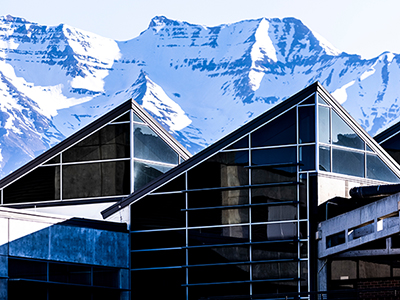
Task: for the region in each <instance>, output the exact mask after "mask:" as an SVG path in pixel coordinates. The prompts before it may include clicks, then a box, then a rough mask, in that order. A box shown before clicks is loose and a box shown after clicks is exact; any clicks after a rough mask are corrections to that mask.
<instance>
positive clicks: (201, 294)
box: [182, 270, 250, 300]
mask: <svg viewBox="0 0 400 300" xmlns="http://www.w3.org/2000/svg"><path fill="white" fill-rule="evenodd" d="M199 271H201V270H199ZM199 271H198V272H199ZM199 276H201V275H200V274H199ZM207 277H208V275H205V277H204V278H207ZM249 293H250V284H249V283H230V284H211V285H200V286H191V287H189V292H188V295H189V300H200V299H202V300H203V299H204V300H205V299H210V300H211V299H215V300H217V299H224V300H234V299H249V298H248V296H244V297H243V296H242V295H249ZM182 299H184V298H182Z"/></svg>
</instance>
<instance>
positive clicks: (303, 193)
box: [299, 174, 308, 219]
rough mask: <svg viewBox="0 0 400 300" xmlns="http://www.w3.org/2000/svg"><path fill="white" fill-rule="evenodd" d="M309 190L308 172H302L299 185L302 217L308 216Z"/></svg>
mask: <svg viewBox="0 0 400 300" xmlns="http://www.w3.org/2000/svg"><path fill="white" fill-rule="evenodd" d="M307 190H308V182H307V174H300V185H299V196H300V197H299V202H300V203H299V208H300V219H307V218H308V209H307Z"/></svg>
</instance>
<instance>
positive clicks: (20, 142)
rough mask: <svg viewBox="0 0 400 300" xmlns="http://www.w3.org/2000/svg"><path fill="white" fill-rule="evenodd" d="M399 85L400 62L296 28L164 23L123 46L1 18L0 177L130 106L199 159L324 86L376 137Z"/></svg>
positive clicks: (282, 22) (155, 22) (297, 24)
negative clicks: (268, 113) (366, 55)
mask: <svg viewBox="0 0 400 300" xmlns="http://www.w3.org/2000/svg"><path fill="white" fill-rule="evenodd" d="M399 75H400V56H399V55H398V54H393V53H391V52H384V53H382V54H381V55H379V56H377V57H375V58H372V59H363V58H361V56H359V55H357V54H348V53H346V52H343V51H340V50H337V49H336V48H335V47H334V46H333V45H330V44H329V42H328V41H326V40H324V39H323V38H322V37H320V36H319V35H318V34H316V33H315V32H314V31H313V30H312V29H309V28H308V27H307V26H305V25H304V24H303V23H302V22H301V21H300V20H298V19H295V18H283V19H278V18H259V19H255V20H243V21H240V22H236V23H231V24H221V25H218V26H204V25H198V24H191V23H189V22H186V21H176V20H172V19H168V18H167V17H165V16H156V17H154V18H153V19H152V20H151V21H150V23H149V26H148V28H147V29H145V30H144V31H143V32H142V33H141V34H140V35H139V36H137V37H135V38H133V39H130V40H127V41H115V40H112V39H108V38H103V37H101V36H99V35H96V34H93V33H90V32H86V31H83V30H80V29H76V28H73V27H71V26H68V25H65V24H60V25H56V26H45V25H39V24H37V23H34V22H30V21H27V20H25V19H23V18H19V17H12V16H5V17H0V95H2V96H1V98H0V124H1V128H0V129H1V130H0V155H1V158H2V159H1V161H0V168H1V173H0V175H1V176H4V175H6V174H8V173H9V172H11V171H12V170H13V169H15V168H16V167H17V166H18V165H22V164H23V163H25V162H27V161H28V160H29V159H32V158H33V157H35V156H36V155H38V154H40V153H41V152H43V151H44V150H46V149H47V148H49V147H51V146H52V145H54V144H56V143H58V142H59V141H61V140H63V139H64V138H65V137H66V136H69V135H70V134H72V133H73V132H75V131H76V130H78V129H80V128H82V127H83V126H85V125H87V124H88V123H90V122H91V121H93V120H94V119H95V118H97V117H98V116H100V115H102V114H104V113H105V112H107V111H108V110H110V109H112V108H113V107H115V106H116V105H118V104H119V103H121V102H123V101H125V100H127V99H129V98H133V99H135V100H136V101H137V102H138V103H140V104H141V105H142V106H143V107H144V108H145V109H146V110H147V111H148V112H149V113H150V114H151V115H152V116H153V117H154V118H155V119H156V120H157V121H158V122H160V124H162V125H163V126H164V127H165V128H166V129H167V130H168V131H169V132H170V133H171V134H172V135H173V136H174V137H175V138H177V139H178V141H180V142H181V143H182V144H183V145H184V146H185V147H187V148H188V149H189V151H191V152H192V153H195V152H197V151H199V150H201V149H202V148H203V147H206V146H207V145H209V144H211V143H213V142H215V141H216V140H218V139H219V138H221V137H222V136H224V135H225V134H227V133H229V132H231V131H233V130H234V129H236V128H237V127H239V126H241V125H243V124H244V123H246V122H247V121H249V120H250V119H251V118H254V117H255V116H257V115H259V114H261V113H262V112H264V111H265V110H267V109H269V108H271V107H272V106H274V105H276V104H277V103H279V102H280V101H283V100H284V99H286V98H288V97H289V96H291V95H293V94H295V93H296V92H297V91H299V90H301V89H303V88H304V87H306V86H308V85H310V84H312V83H314V82H315V81H320V82H321V84H322V85H324V87H325V88H326V89H327V90H328V91H329V92H331V93H332V94H333V96H334V97H335V98H337V100H338V101H339V102H341V103H342V104H343V105H344V107H345V108H346V109H347V110H348V111H349V112H350V114H351V115H352V116H353V117H354V118H355V119H356V120H357V121H358V122H359V123H360V124H361V125H362V126H363V127H364V128H365V129H366V130H367V131H368V132H369V133H370V134H371V135H374V134H375V133H377V132H379V131H380V130H382V129H384V128H386V127H387V126H388V125H390V124H391V123H393V122H395V121H396V119H397V118H398V117H399V116H400V109H399V106H398V99H399V98H400V90H399V89H397V88H396V86H397V85H398V83H399V82H398V81H399V80H400V76H399ZM33 140H34V141H35V142H32V141H33ZM30 145H35V146H34V147H31V146H30ZM15 153H18V157H16V155H15Z"/></svg>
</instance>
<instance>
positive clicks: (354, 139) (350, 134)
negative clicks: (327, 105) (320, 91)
mask: <svg viewBox="0 0 400 300" xmlns="http://www.w3.org/2000/svg"><path fill="white" fill-rule="evenodd" d="M332 143H333V144H335V145H340V146H345V147H350V148H356V149H362V150H364V141H363V140H362V139H361V138H360V137H359V136H358V135H357V134H356V133H355V132H354V131H353V130H352V129H351V128H350V126H349V125H347V124H346V123H345V122H344V121H343V120H342V119H341V118H340V117H339V116H338V115H337V114H336V112H334V111H332Z"/></svg>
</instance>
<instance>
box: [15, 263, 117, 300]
mask: <svg viewBox="0 0 400 300" xmlns="http://www.w3.org/2000/svg"><path fill="white" fill-rule="evenodd" d="M8 277H9V283H8V299H10V300H12V299H99V300H100V299H110V300H111V299H120V294H121V291H122V290H121V289H120V282H119V269H117V268H109V267H108V268H106V267H101V266H89V265H78V264H66V263H58V262H48V261H40V260H30V259H18V258H9V259H8Z"/></svg>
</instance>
